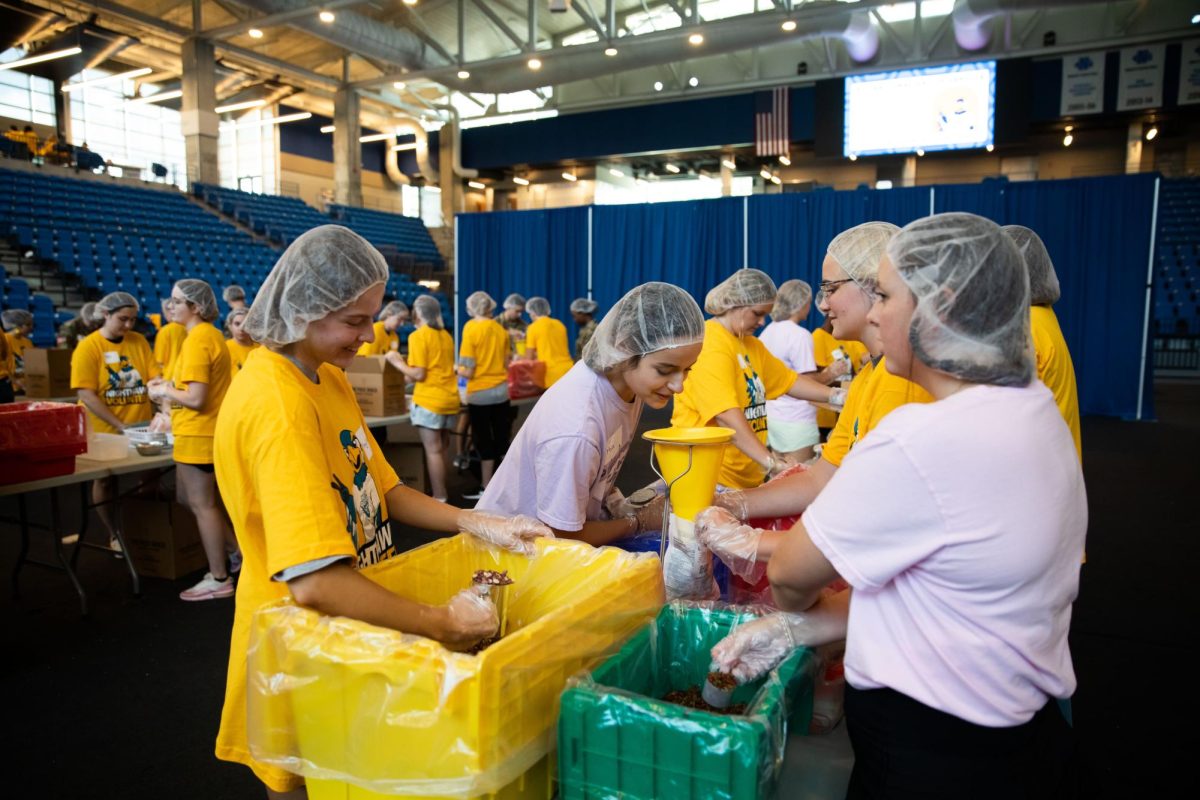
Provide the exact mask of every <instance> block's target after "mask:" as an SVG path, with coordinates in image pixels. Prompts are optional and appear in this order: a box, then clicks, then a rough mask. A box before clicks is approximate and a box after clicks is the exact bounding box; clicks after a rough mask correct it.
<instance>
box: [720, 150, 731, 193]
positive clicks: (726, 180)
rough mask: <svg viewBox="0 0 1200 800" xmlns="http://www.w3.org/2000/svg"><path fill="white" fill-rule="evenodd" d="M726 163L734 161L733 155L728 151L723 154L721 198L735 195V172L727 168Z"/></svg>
mask: <svg viewBox="0 0 1200 800" xmlns="http://www.w3.org/2000/svg"><path fill="white" fill-rule="evenodd" d="M726 161H733V153H732V152H730V151H728V150H726V151H725V152H723V153H721V197H730V196H732V195H733V170H731V169H730V168H729V167H727V166H725V162H726Z"/></svg>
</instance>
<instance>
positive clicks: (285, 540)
mask: <svg viewBox="0 0 1200 800" xmlns="http://www.w3.org/2000/svg"><path fill="white" fill-rule="evenodd" d="M387 277H388V267H387V263H386V262H385V261H384V260H383V256H382V255H380V254H379V252H378V251H377V250H375V248H373V247H371V245H370V244H369V243H367V241H366V240H365V239H363V238H362V237H361V236H358V235H357V234H355V233H353V232H352V231H350V230H348V229H346V228H343V227H341V226H338V225H322V226H320V227H317V228H313V229H312V230H309V231H307V232H306V233H304V234H302V235H301V236H300V237H298V238H297V239H296V240H295V241H293V242H292V244H291V245H290V246H289V247H288V249H287V250H286V251H285V252H284V254H283V255H282V256H281V257H280V259H279V261H278V262H277V263H276V264H275V267H274V268H273V269H272V270H271V274H270V275H268V276H267V279H266V281H265V282H264V283H263V285H262V287H261V288H260V289H259V291H258V293H257V295H256V296H255V298H254V305H252V306H251V308H250V314H249V315H248V316H247V317H246V323H245V327H246V330H247V332H249V334H250V336H251V337H252V338H253V339H254V340H255V341H257V342H259V343H260V344H262V347H261V348H260V349H258V350H256V351H255V352H254V353H253V355H252V356H251V357H250V359H249V360H248V361H247V362H246V365H245V366H244V367H243V368H242V371H241V372H240V373H238V378H237V380H236V381H234V382H233V383H232V384H231V385H230V387H229V391H228V392H227V393H226V395H225V402H224V404H223V405H222V407H221V414H220V416H219V417H218V418H217V428H216V436H215V438H214V442H213V456H214V463H215V465H216V473H217V484H218V486H219V487H220V490H221V498H222V499H223V500H224V502H225V507H226V508H227V509H228V511H229V517H230V519H231V520H232V521H233V527H234V531H235V533H236V534H237V539H238V543H239V544H240V545H241V548H242V554H243V556H244V559H245V560H244V562H243V565H242V572H241V576H240V578H239V580H238V586H237V600H236V604H237V605H236V609H235V611H234V618H233V634H232V637H231V639H230V651H229V671H228V678H227V683H226V689H225V705H224V708H223V709H222V712H221V729H220V733H219V734H218V736H217V746H216V754H217V757H218V758H220V759H223V760H225V761H236V762H239V763H242V764H245V765H247V766H249V767H250V768H251V769H252V770H253V771H254V774H255V775H257V776H258V777H259V779H260V780H262V781H263V782H264V783H265V784H266V786H267V788H268V790H270V791H273V792H289V791H294V790H297V789H299V788H300V787H301V786H303V783H304V779H303V778H301V777H299V776H297V775H294V774H292V773H290V772H287V771H285V770H283V769H281V768H279V767H276V766H272V765H270V764H267V763H264V762H262V761H258V760H256V759H255V758H254V757H253V756H252V755H251V753H250V745H249V737H248V734H247V730H246V726H247V715H246V703H247V694H248V691H250V687H249V686H248V681H247V675H246V651H247V649H248V647H249V645H250V628H251V624H250V623H251V617H252V616H253V614H254V612H255V611H257V610H258V609H259V607H261V606H262V605H263V604H264V603H268V602H273V601H277V600H281V599H284V598H288V597H291V598H292V599H293V600H294V601H295V602H296V603H299V604H300V605H304V606H308V607H309V608H312V609H314V610H316V611H317V612H319V613H322V614H327V615H329V616H344V617H350V618H353V619H359V620H363V621H365V622H368V623H370V624H373V625H378V626H381V627H386V628H392V629H394V630H399V631H404V632H407V633H411V634H415V635H420V636H428V637H430V638H433V639H437V640H439V641H441V642H444V643H446V644H448V645H449V646H451V647H454V648H456V649H465V648H467V647H470V646H471V645H472V644H474V643H475V642H478V641H479V640H481V639H483V638H484V637H486V636H490V635H492V634H493V633H494V632H495V631H496V627H497V624H498V620H497V616H496V610H495V607H494V606H492V605H491V604H490V603H489V602H488V601H486V600H484V599H482V598H480V597H479V596H478V595H474V594H473V593H471V592H463V593H460V594H458V595H455V596H454V597H453V598H451V599H450V600H449V602H448V603H447V604H446V605H443V606H427V605H423V604H420V603H416V602H413V601H411V600H408V599H406V598H403V597H400V596H399V595H396V594H393V593H391V592H389V591H388V590H387V589H385V588H383V587H382V586H380V585H379V584H377V583H373V582H372V581H370V580H369V579H367V578H365V577H363V576H362V575H360V574H359V572H358V569H357V568H358V567H360V566H368V565H370V564H374V563H376V562H378V561H381V560H383V559H385V558H387V557H389V556H390V555H391V554H392V553H393V552H394V551H395V549H396V544H395V542H393V539H392V527H391V520H392V519H396V520H398V521H399V522H401V523H403V524H407V525H412V526H414V527H418V528H423V529H425V530H437V531H445V532H454V531H460V530H461V531H466V532H468V533H472V534H474V535H476V536H479V537H480V538H483V539H485V540H487V541H490V542H492V543H493V544H498V545H500V546H503V547H508V548H510V549H514V550H525V551H528V550H530V549H531V548H532V542H530V541H529V540H530V539H532V538H533V537H535V536H544V535H547V534H549V530H548V529H547V528H545V527H544V526H543V525H541V524H540V523H538V522H536V520H529V519H521V518H513V519H506V518H503V517H498V516H495V515H491V514H483V513H481V512H477V511H470V510H461V509H457V508H454V507H453V506H449V505H446V504H445V503H439V502H437V501H435V500H433V499H432V498H430V497H426V496H425V495H423V494H421V493H420V492H416V491H414V490H412V489H409V488H408V487H406V486H404V485H403V484H402V483H400V480H399V479H398V478H397V477H396V472H395V470H393V469H392V468H391V467H390V466H389V465H388V463H387V459H386V458H385V457H384V454H383V451H382V450H381V449H380V448H379V445H378V443H377V442H376V441H375V437H374V436H372V435H371V432H370V429H369V428H367V424H366V421H365V420H364V419H363V415H362V410H361V409H360V408H359V406H358V402H357V401H356V400H355V398H354V390H353V388H352V387H351V386H350V382H349V380H348V379H347V378H346V374H345V371H344V370H345V368H346V366H347V365H348V364H349V363H350V362H351V361H352V360H353V358H354V355H355V353H356V352H357V351H358V348H359V347H360V346H361V345H363V344H364V343H366V342H368V341H370V339H371V335H372V331H371V328H372V321H373V319H374V316H375V313H376V312H377V311H378V310H379V307H380V304H381V303H382V302H383V292H384V283H385V281H386V280H387ZM453 567H454V565H447V568H448V569H452V568H453Z"/></svg>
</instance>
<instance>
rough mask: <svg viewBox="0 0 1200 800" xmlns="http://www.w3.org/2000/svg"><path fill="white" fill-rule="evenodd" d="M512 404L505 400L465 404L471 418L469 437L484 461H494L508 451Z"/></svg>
mask: <svg viewBox="0 0 1200 800" xmlns="http://www.w3.org/2000/svg"><path fill="white" fill-rule="evenodd" d="M511 412H512V404H511V403H509V402H508V401H507V400H505V401H504V402H502V403H494V404H492V405H488V406H474V405H468V406H467V416H468V417H469V418H470V420H471V437H472V438H473V439H474V440H475V449H477V450H478V451H479V457H480V458H481V459H483V460H484V461H496V460H498V459H500V458H503V457H504V454H505V453H506V452H507V451H508V437H509V436H510V435H511V433H512V413H511Z"/></svg>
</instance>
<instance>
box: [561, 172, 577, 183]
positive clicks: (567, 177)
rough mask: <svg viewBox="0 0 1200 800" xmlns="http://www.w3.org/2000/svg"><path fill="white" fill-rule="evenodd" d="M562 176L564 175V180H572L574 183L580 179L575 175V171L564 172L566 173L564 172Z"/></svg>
mask: <svg viewBox="0 0 1200 800" xmlns="http://www.w3.org/2000/svg"><path fill="white" fill-rule="evenodd" d="M562 176H563V180H565V181H571V182H572V183H573V182H575V181H577V180H579V179H578V178H576V177H575V173H574V172H564V173H563V174H562Z"/></svg>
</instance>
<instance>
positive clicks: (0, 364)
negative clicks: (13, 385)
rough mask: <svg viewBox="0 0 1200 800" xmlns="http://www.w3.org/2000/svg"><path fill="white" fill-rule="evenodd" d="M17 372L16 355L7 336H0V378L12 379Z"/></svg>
mask: <svg viewBox="0 0 1200 800" xmlns="http://www.w3.org/2000/svg"><path fill="white" fill-rule="evenodd" d="M16 374H17V357H16V355H15V354H14V353H13V349H12V345H11V344H9V341H8V337H7V336H0V380H4V379H8V380H10V381H11V380H12V378H13V376H14V375H16Z"/></svg>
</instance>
